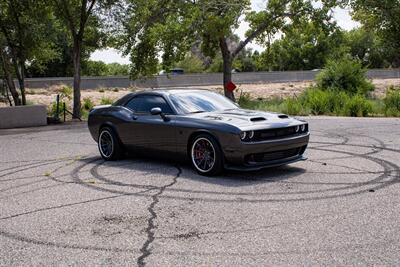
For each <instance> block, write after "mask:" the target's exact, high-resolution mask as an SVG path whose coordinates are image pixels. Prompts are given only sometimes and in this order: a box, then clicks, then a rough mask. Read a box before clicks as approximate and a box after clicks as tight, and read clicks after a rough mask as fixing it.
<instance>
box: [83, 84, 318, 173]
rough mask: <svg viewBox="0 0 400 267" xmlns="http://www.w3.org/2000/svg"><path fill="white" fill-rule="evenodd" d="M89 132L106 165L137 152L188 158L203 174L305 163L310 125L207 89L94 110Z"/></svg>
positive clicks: (133, 98) (132, 98) (161, 93)
mask: <svg viewBox="0 0 400 267" xmlns="http://www.w3.org/2000/svg"><path fill="white" fill-rule="evenodd" d="M88 125H89V130H90V133H91V135H92V137H93V138H94V140H95V141H96V142H97V143H98V147H99V151H100V154H101V156H102V157H103V158H104V159H105V160H116V159H119V158H121V157H122V156H123V155H124V153H125V152H126V151H134V152H138V153H139V154H141V153H145V154H150V155H156V156H165V157H169V158H186V159H190V161H191V163H192V164H193V166H194V168H195V169H196V170H197V172H199V173H200V174H203V175H215V174H218V173H219V172H221V171H222V170H223V169H224V168H225V169H234V170H259V169H262V168H266V167H273V166H279V165H285V164H289V163H293V162H296V161H299V160H304V159H305V158H304V157H303V154H304V151H305V150H306V147H307V144H308V140H309V135H310V134H309V130H308V124H307V123H306V122H304V121H301V120H298V119H295V118H291V117H289V116H287V115H284V114H277V113H269V112H259V111H252V110H245V109H241V108H240V107H239V106H238V105H236V104H235V103H233V102H232V101H230V100H229V99H228V98H226V97H224V96H222V95H220V94H218V93H215V92H211V91H207V90H185V89H173V90H151V91H142V92H139V93H131V94H128V95H126V96H124V97H122V98H121V99H119V100H118V101H116V102H115V103H114V104H113V105H109V106H98V107H95V108H94V109H93V110H92V111H91V112H90V114H89V119H88Z"/></svg>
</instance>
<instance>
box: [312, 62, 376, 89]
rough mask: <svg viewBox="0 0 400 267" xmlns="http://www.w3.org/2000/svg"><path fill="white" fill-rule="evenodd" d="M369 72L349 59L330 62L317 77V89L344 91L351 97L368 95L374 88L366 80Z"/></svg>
mask: <svg viewBox="0 0 400 267" xmlns="http://www.w3.org/2000/svg"><path fill="white" fill-rule="evenodd" d="M366 72H367V70H366V69H365V68H363V67H362V65H361V64H360V63H359V62H358V61H356V60H352V59H350V58H348V57H344V58H342V59H339V60H329V61H328V63H327V65H326V66H325V69H324V70H323V71H321V72H320V73H319V74H318V75H317V78H316V80H317V87H318V88H319V89H322V90H338V91H344V92H347V93H349V94H351V95H354V94H362V95H366V94H367V93H369V92H370V91H372V90H374V86H373V85H372V83H371V82H370V81H368V80H367V78H366Z"/></svg>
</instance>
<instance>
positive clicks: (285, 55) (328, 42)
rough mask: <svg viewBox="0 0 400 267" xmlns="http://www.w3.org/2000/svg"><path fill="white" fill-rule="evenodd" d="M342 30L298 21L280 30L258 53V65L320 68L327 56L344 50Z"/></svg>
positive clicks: (322, 24)
mask: <svg viewBox="0 0 400 267" xmlns="http://www.w3.org/2000/svg"><path fill="white" fill-rule="evenodd" d="M343 35H344V34H343V32H342V31H341V30H340V28H339V27H338V26H337V25H336V24H335V23H332V24H326V23H319V22H318V21H308V20H300V22H299V23H298V24H296V25H290V26H289V27H286V28H284V29H283V30H282V38H280V39H277V40H275V41H274V42H273V43H272V44H271V45H269V44H268V48H267V49H266V50H265V51H264V52H263V53H262V54H261V57H260V58H259V62H258V63H259V66H260V67H261V68H262V69H264V70H279V71H286V70H311V69H318V68H322V67H323V66H324V65H325V62H326V60H327V59H329V58H331V57H336V56H340V55H341V54H344V52H345V51H342V50H344V49H343V48H342V44H343V42H344V37H343Z"/></svg>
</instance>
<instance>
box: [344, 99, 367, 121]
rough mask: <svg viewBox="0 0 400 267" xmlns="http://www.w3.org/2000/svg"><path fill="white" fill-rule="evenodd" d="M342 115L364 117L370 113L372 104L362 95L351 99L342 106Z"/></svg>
mask: <svg viewBox="0 0 400 267" xmlns="http://www.w3.org/2000/svg"><path fill="white" fill-rule="evenodd" d="M344 111H345V112H344V114H343V115H346V116H352V117H366V116H368V114H370V113H371V112H372V104H371V102H370V101H369V100H367V99H366V98H365V97H364V96H362V95H355V96H353V97H351V98H350V99H349V100H348V101H347V103H346V104H345V106H344Z"/></svg>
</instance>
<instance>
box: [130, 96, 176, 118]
mask: <svg viewBox="0 0 400 267" xmlns="http://www.w3.org/2000/svg"><path fill="white" fill-rule="evenodd" d="M141 100H142V104H141V106H140V109H139V110H138V111H139V112H143V113H150V110H151V109H152V108H155V107H159V108H161V110H162V112H163V113H165V114H173V112H172V109H171V107H170V106H169V105H168V103H167V102H166V101H165V99H164V98H162V97H161V96H152V95H147V96H143V97H141Z"/></svg>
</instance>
